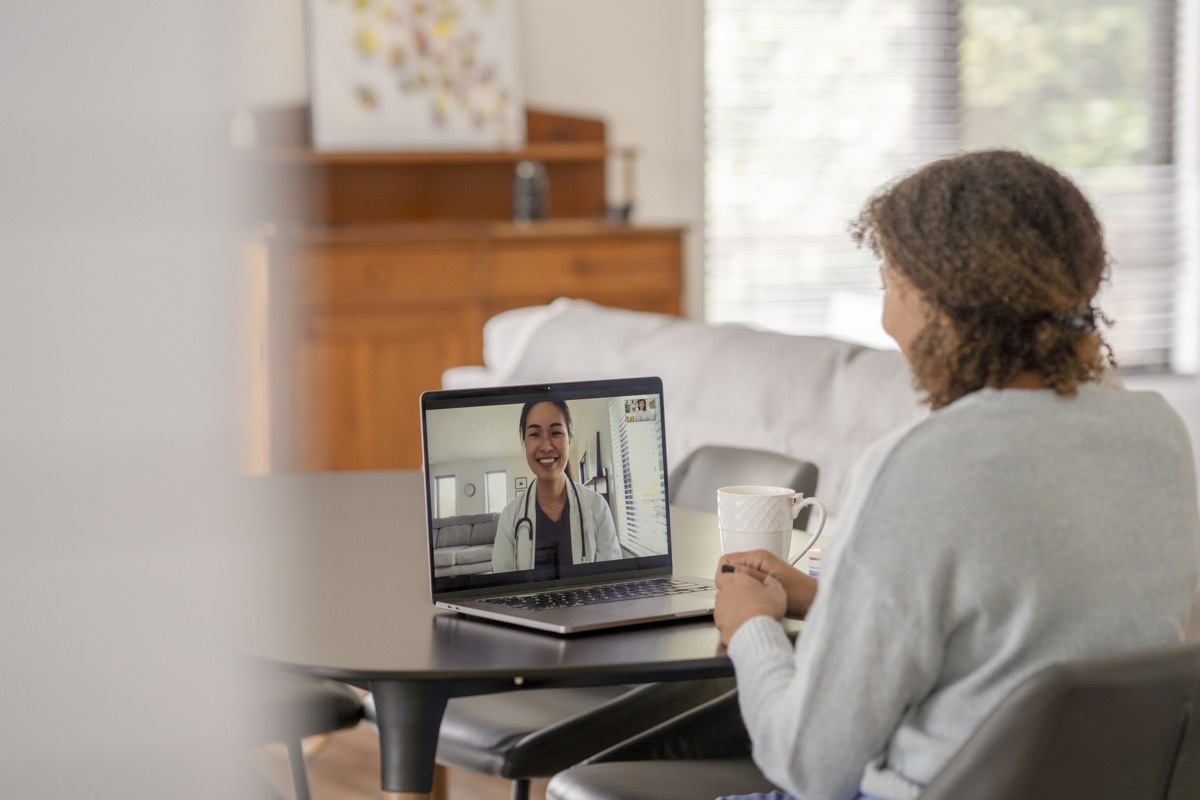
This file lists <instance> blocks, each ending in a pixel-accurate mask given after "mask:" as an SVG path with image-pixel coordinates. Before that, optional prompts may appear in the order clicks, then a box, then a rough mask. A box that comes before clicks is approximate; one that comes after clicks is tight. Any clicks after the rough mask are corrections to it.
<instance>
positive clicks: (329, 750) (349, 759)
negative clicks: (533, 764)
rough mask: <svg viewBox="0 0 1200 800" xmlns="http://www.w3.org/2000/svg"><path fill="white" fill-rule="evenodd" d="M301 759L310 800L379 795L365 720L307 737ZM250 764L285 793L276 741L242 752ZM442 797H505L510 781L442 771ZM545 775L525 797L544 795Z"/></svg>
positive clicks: (374, 742) (536, 799)
mask: <svg viewBox="0 0 1200 800" xmlns="http://www.w3.org/2000/svg"><path fill="white" fill-rule="evenodd" d="M305 749H306V750H307V751H309V752H308V755H307V757H306V758H305V762H306V764H307V765H308V781H309V786H310V788H311V790H312V798H313V800H379V796H380V791H379V734H378V733H377V732H376V730H375V728H374V727H373V726H372V725H370V724H367V723H360V724H359V725H357V726H356V727H354V728H350V729H348V730H344V731H338V732H337V733H334V734H331V735H330V736H327V737H323V738H322V739H317V740H309V741H308V742H306V746H305ZM248 758H249V760H250V763H251V765H252V766H253V767H254V768H255V769H257V770H258V771H259V772H261V773H263V774H264V775H266V776H267V777H268V778H269V779H270V780H271V781H272V783H274V784H275V785H276V786H278V787H280V789H281V791H282V793H283V796H285V797H291V796H292V794H291V782H290V780H289V779H288V771H287V755H286V753H285V752H284V749H283V746H282V745H272V746H271V747H266V748H258V749H256V750H254V751H252V752H251V753H249V754H248ZM445 773H446V778H447V781H446V795H445V796H446V797H447V800H508V797H509V791H510V789H511V783H510V782H509V781H507V780H505V779H503V778H492V777H488V776H485V775H475V774H473V773H468V772H461V771H458V770H446V771H445ZM546 783H547V781H546V780H539V781H534V783H533V786H532V787H531V789H530V792H529V798H530V800H545V796H546Z"/></svg>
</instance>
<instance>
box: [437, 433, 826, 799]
mask: <svg viewBox="0 0 1200 800" xmlns="http://www.w3.org/2000/svg"><path fill="white" fill-rule="evenodd" d="M816 482H817V468H816V466H814V465H813V464H811V463H809V462H806V461H798V460H796V459H793V458H788V457H787V456H781V455H777V454H775V453H767V452H763V451H758V450H744V449H737V448H728V447H702V448H700V449H699V450H697V451H696V452H695V453H692V454H691V455H690V456H689V457H687V458H686V459H684V461H683V462H681V464H680V466H679V467H678V468H677V469H676V470H675V471H674V472H672V473H671V475H670V476H668V480H667V483H668V486H669V487H670V498H669V499H670V502H671V503H672V504H673V505H680V506H684V507H688V508H696V509H699V510H701V511H711V512H714V513H715V512H716V493H717V489H718V488H720V487H722V486H728V485H732V484H739V483H742V484H744V483H762V484H770V485H772V486H789V487H791V488H792V489H794V490H795V491H802V492H804V493H805V494H806V495H811V494H812V493H813V492H814V491H816ZM804 511H805V512H807V509H805V510H804ZM732 686H733V682H732V680H731V679H730V680H703V681H681V682H666V683H654V684H646V685H643V686H635V687H630V686H603V687H595V688H584V689H535V690H530V691H525V692H519V693H508V694H500V695H485V696H480V697H464V698H456V699H453V700H451V701H450V702H449V703H447V705H446V713H445V716H444V717H443V718H442V727H441V734H440V737H439V739H438V750H437V761H438V763H439V764H441V765H443V766H447V767H453V768H456V769H464V770H468V771H470V772H476V773H482V774H484V775H496V776H500V777H504V778H508V779H510V780H512V781H513V784H512V799H513V800H527V798H528V796H529V786H530V781H531V780H532V779H533V778H545V777H549V776H551V775H554V774H555V773H557V772H560V771H561V770H564V769H566V768H567V767H569V766H571V765H572V764H577V763H579V762H580V761H581V760H583V759H585V758H587V757H588V756H590V755H593V754H595V753H598V752H600V751H601V750H604V749H605V748H608V747H611V746H613V745H615V744H617V743H618V742H620V741H622V740H624V739H627V738H628V737H629V736H631V735H633V734H636V733H638V732H640V731H644V730H646V729H648V728H651V727H653V726H654V725H657V724H659V723H661V722H664V721H666V720H669V719H671V718H672V717H675V716H678V715H679V714H682V713H684V712H686V711H688V710H690V709H693V708H695V707H696V706H698V705H700V704H702V703H704V702H706V701H708V700H711V699H712V698H714V697H717V696H720V695H721V694H723V693H724V692H726V691H728V690H729V689H730V688H731V687H732Z"/></svg>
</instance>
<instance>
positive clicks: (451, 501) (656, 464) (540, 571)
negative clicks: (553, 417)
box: [421, 377, 715, 634]
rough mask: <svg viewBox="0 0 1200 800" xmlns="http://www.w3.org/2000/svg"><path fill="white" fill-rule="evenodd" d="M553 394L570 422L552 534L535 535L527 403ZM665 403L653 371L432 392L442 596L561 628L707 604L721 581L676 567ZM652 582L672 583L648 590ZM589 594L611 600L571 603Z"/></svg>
mask: <svg viewBox="0 0 1200 800" xmlns="http://www.w3.org/2000/svg"><path fill="white" fill-rule="evenodd" d="M548 400H551V401H559V402H561V403H563V404H565V406H566V408H567V409H568V411H569V413H570V417H571V427H572V429H573V430H572V434H573V435H572V437H571V439H572V441H571V445H570V448H569V450H567V449H566V448H562V449H563V450H566V454H565V457H566V459H567V460H568V461H569V466H568V467H567V474H568V478H569V484H568V487H567V488H568V491H567V508H566V510H565V511H564V512H563V514H562V516H560V525H559V526H558V538H557V540H554V541H551V540H552V539H553V537H552V535H551V534H549V533H546V534H545V535H543V534H538V533H536V531H538V530H541V526H542V525H545V526H546V527H547V528H549V527H550V524H549V522H548V521H547V520H548V518H544V517H543V516H541V514H542V512H541V511H540V510H539V509H538V506H537V501H536V497H535V491H534V490H535V481H536V480H537V478H536V472H537V471H536V470H535V469H534V467H533V466H531V463H532V462H531V460H530V458H527V455H526V446H525V442H524V440H523V438H522V435H521V426H520V423H521V415H522V409H524V408H525V407H526V405H527V404H536V403H540V402H544V401H548ZM663 411H664V408H663V394H662V381H661V380H660V379H658V378H653V377H650V378H622V379H614V380H603V381H582V382H572V383H558V384H538V385H527V386H507V387H487V388H482V389H460V390H446V391H436V392H426V393H425V394H423V395H422V396H421V423H422V436H423V440H424V475H425V498H426V503H425V507H426V520H427V531H426V533H427V539H428V542H429V575H430V587H431V593H432V597H433V602H434V604H435V605H436V606H438V607H439V608H446V609H450V610H453V611H457V612H460V613H462V614H468V615H471V616H475V617H481V618H485V619H489V620H495V621H499V622H506V623H510V624H513V625H521V626H524V627H529V628H534V629H537V630H543V631H550V632H553V633H560V634H568V633H578V632H583V631H592V630H600V629H604V628H613V627H621V626H628V625H637V624H646V623H651V622H660V621H666V620H674V619H681V618H688V617H697V616H704V615H709V614H711V613H712V608H713V602H714V598H715V590H714V588H713V584H712V581H711V580H710V579H707V578H700V577H692V576H676V575H674V574H673V573H672V568H671V564H672V560H671V525H670V515H669V513H668V504H667V472H666V464H667V460H666V438H665V427H664V418H663ZM555 457H556V458H557V453H556V455H555ZM506 511H507V513H506ZM564 520H565V521H564ZM610 526H611V527H610ZM646 582H654V583H660V584H661V583H663V582H669V583H670V584H671V586H672V589H671V591H670V593H667V594H664V595H661V596H640V593H641V592H644V591H646ZM547 593H550V597H549V599H547ZM581 594H582V595H585V596H586V597H588V598H593V599H594V598H596V597H600V598H602V602H595V603H588V604H572V603H576V602H579V598H578V595H581ZM626 594H633V595H634V596H632V597H624V598H623V599H611V598H613V597H614V596H622V595H626ZM533 595H541V597H540V598H537V605H538V607H537V608H528V607H525V606H529V605H531V604H533V603H534V598H533V597H532V596H533Z"/></svg>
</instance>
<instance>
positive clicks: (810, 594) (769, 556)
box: [717, 550, 817, 619]
mask: <svg viewBox="0 0 1200 800" xmlns="http://www.w3.org/2000/svg"><path fill="white" fill-rule="evenodd" d="M726 565H729V566H731V567H733V568H734V571H735V572H736V573H744V574H746V575H749V576H750V577H752V578H754V579H755V580H757V581H759V582H760V583H761V582H763V581H764V580H766V579H767V577H768V576H769V575H771V574H772V573H775V574H777V575H779V583H780V584H781V585H782V586H783V591H784V594H785V595H786V597H787V610H786V614H787V616H790V617H800V618H801V619H803V617H804V615H805V614H807V613H808V609H809V607H810V606H811V605H812V602H813V600H814V599H816V596H817V579H816V578H812V577H810V576H808V575H805V574H804V573H803V572H801V571H800V570H798V569H796V568H795V567H793V566H792V565H791V564H789V563H787V562H786V561H784V560H783V559H782V558H780V557H779V556H777V555H775V554H774V553H772V552H771V551H770V550H749V551H746V552H743V553H727V554H725V555H723V556H721V559H720V560H719V561H718V562H717V587H718V588H720V586H721V577H722V575H723V574H726V573H723V569H724V568H725V566H726ZM781 616H782V615H781Z"/></svg>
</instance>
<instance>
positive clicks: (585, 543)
mask: <svg viewBox="0 0 1200 800" xmlns="http://www.w3.org/2000/svg"><path fill="white" fill-rule="evenodd" d="M567 480H568V481H570V482H571V484H572V486H570V487H568V488H567V501H568V504H569V506H570V507H569V509H568V513H569V516H570V521H571V560H572V562H573V563H575V564H588V563H591V562H593V561H609V560H611V559H615V558H620V557H621V545H620V543H619V542H618V541H617V526H616V524H615V523H614V522H613V518H612V512H611V511H610V510H609V508H608V502H607V501H605V499H604V498H603V497H602V496H600V494H598V493H597V492H594V491H592V490H591V489H589V488H588V487H586V486H582V485H580V484H578V483H576V482H575V481H573V480H571V479H570V478H569V477H568V478H567ZM536 486H537V481H536V479H535V480H534V482H533V483H531V484H529V488H527V489H526V490H525V491H524V492H522V493H521V494H520V495H518V496H517V497H516V499H514V500H513V501H512V502H511V503H509V504H508V505H507V506H505V507H504V510H503V511H501V512H500V518H499V519H498V520H497V521H496V541H495V544H494V546H493V547H492V572H510V571H512V570H515V569H533V553H534V550H535V549H536V548H535V543H536V541H537V496H536V495H535V494H532V493H533V492H534V489H535V487H536ZM576 490H578V492H577V491H576ZM576 498H578V502H577V501H576ZM526 501H528V509H529V513H528V517H529V521H530V525H528V526H526V525H524V524H522V525H521V531H520V536H517V535H516V527H517V523H518V522H519V521H520V520H521V518H522V517H524V516H526V514H525V509H526ZM581 519H582V522H583V530H580V527H579V526H580V520H581ZM531 531H532V535H531V533H530V532H531Z"/></svg>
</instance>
